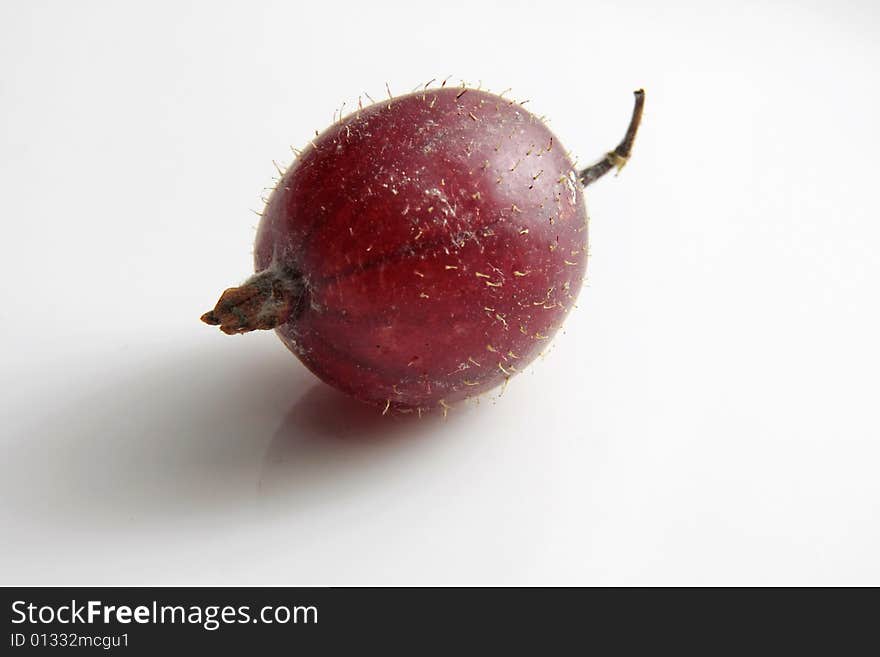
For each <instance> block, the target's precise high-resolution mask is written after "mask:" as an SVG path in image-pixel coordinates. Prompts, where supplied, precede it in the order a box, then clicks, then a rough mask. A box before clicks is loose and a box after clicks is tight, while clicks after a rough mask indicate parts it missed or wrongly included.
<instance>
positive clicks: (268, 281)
mask: <svg viewBox="0 0 880 657" xmlns="http://www.w3.org/2000/svg"><path fill="white" fill-rule="evenodd" d="M462 93H464V92H462ZM634 95H635V105H634V107H633V112H632V117H631V118H630V122H629V127H628V128H627V130H626V134H625V135H624V137H623V139H622V140H621V142H620V143H619V144H618V145H617V147H616V148H615V149H614V150H613V151H609V152H608V153H606V154H605V155H604V156H603V157H602V158H601V159H600V160H599V161H598V162H596V163H595V164H592V165H590V166H588V167H586V168H584V169H582V170H580V171H578V172H577V176H578V179H579V180H580V182H581V184H582V185H583V186H584V187H588V186H589V185H591V184H592V183H594V182H596V181H597V180H598V179H599V178H601V177H602V176H604V175H605V174H606V173H608V172H609V171H611V170H612V169H615V168H616V169H617V170H618V171H619V170H620V169H622V168H623V167H624V165H625V164H626V163H627V161H628V160H629V157H630V154H631V153H632V147H633V142H634V141H635V138H636V133H637V132H638V129H639V124H640V123H641V121H642V111H643V108H644V105H645V91H644V90H643V89H639V90H637V91H635V92H634ZM514 207H515V206H514ZM306 296H307V287H306V284H305V282H304V281H303V278H302V276H301V275H300V274H299V272H296V271H292V270H290V269H287V268H283V267H271V268H269V269H265V270H263V271H261V272H258V273H256V274H254V275H253V276H251V277H250V278H249V279H248V280H247V281H245V282H244V283H243V284H242V285H240V286H239V287H232V288H229V289H227V290H226V291H225V292H223V294H222V295H221V297H220V300H219V301H218V302H217V305H216V306H215V307H214V309H213V310H210V311H208V312H206V313H205V314H204V315H202V321H203V322H205V323H206V324H211V325H212V326H219V327H220V330H221V331H223V332H224V333H227V334H229V335H234V334H236V333H248V332H250V331H254V330H257V329H273V328H275V327H277V326H281V325H283V324H286V323H287V322H289V321H291V320H293V319H296V317H297V314H298V313H299V312H301V310H302V308H303V305H304V304H305V303H306Z"/></svg>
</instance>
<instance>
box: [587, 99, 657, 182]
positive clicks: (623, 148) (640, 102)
mask: <svg viewBox="0 0 880 657" xmlns="http://www.w3.org/2000/svg"><path fill="white" fill-rule="evenodd" d="M633 94H634V95H635V97H636V99H635V106H634V107H633V113H632V118H631V119H630V120H629V127H628V128H627V129H626V135H625V136H624V137H623V140H622V141H621V142H620V143H619V144H618V145H617V148H615V149H614V150H613V151H609V152H608V153H606V154H605V156H604V157H603V158H602V159H601V160H599V161H598V162H596V163H595V164H592V165H590V166H588V167H587V168H585V169H581V170H580V171H579V172H578V178H579V179H580V181H581V184H582V185H583V186H584V187H587V186H588V185H591V184H593V183H594V182H596V181H597V180H599V178H601V177H602V176H604V175H605V174H606V173H608V172H609V171H611V169H614V168H617V170H618V171H620V170H621V169H622V168H623V166H624V165H625V164H626V163H627V160H629V156H630V154H631V153H632V147H633V142H634V141H635V139H636V133H637V132H638V131H639V124H640V123H641V122H642V110H643V109H644V107H645V90H644V89H638V90H636V91H634V92H633Z"/></svg>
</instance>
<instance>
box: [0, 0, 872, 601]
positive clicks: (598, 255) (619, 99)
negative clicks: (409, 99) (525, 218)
mask: <svg viewBox="0 0 880 657" xmlns="http://www.w3.org/2000/svg"><path fill="white" fill-rule="evenodd" d="M768 5H769V6H768ZM878 68H880V9H878V5H877V4H876V3H875V2H872V1H870V0H864V1H862V2H857V1H855V0H850V1H839V0H838V1H835V2H825V3H822V2H774V3H767V2H748V1H746V2H743V1H737V2H729V3H703V2H690V3H688V2H678V3H656V2H647V1H646V2H644V3H632V2H629V3H628V2H613V3H612V2H606V3H594V2H573V3H568V4H567V5H566V4H563V3H561V2H552V3H551V2H534V3H526V2H519V3H512V2H511V3H503V4H501V3H488V2H475V1H473V0H471V1H469V2H462V3H456V2H446V3H437V2H431V3H424V4H420V3H413V2H407V3H403V2H401V3H397V4H390V3H385V4H382V3H372V2H348V3H347V2H342V1H340V0H336V1H334V2H323V3H314V4H312V5H309V6H305V5H299V6H298V5H297V4H296V3H293V2H279V3H275V4H269V3H244V2H242V3H238V4H236V3H231V2H225V3H207V2H205V3H197V4H195V3H176V2H175V3H141V4H140V5H139V6H138V5H136V4H134V3H112V2H100V3H99V2H83V3H64V2H53V3H46V2H25V1H23V0H18V1H11V2H10V1H6V2H3V3H2V5H0V190H2V194H0V217H2V222H3V224H2V225H3V231H2V239H0V267H2V286H3V287H2V301H0V338H2V339H0V393H2V395H0V418H2V422H0V445H2V464H0V494H2V499H0V548H2V558H0V583H2V584H50V583H51V584H780V585H781V584H875V585H876V584H880V560H878V559H877V555H878V554H880V477H878V461H880V419H878V406H880V404H878V396H880V395H878V387H880V385H878V383H880V379H878V372H880V348H878V338H880V313H878V299H880V293H878V288H880V285H878V284H880V258H878V247H880V202H878V184H880V183H878V181H880V176H878V174H880V165H878V152H880V129H878V119H877V116H878V114H877V113H878V106H880V92H878V85H877V71H878ZM449 74H453V75H454V76H455V77H454V78H453V79H452V81H451V82H454V83H457V82H458V80H459V79H460V78H463V79H465V80H467V81H469V82H471V83H473V84H477V83H478V82H480V81H482V83H483V85H484V87H488V88H490V89H492V90H495V91H501V90H503V89H505V88H507V87H513V94H514V95H515V97H516V98H517V99H530V100H531V104H530V105H528V106H527V107H530V108H531V109H532V111H534V112H535V113H536V114H539V115H541V114H546V115H547V116H548V117H549V120H550V125H551V127H552V128H553V130H554V131H555V132H556V134H557V135H558V136H559V138H560V139H561V140H562V142H563V143H564V144H565V145H566V147H567V148H568V149H570V150H571V151H572V152H573V153H575V154H577V155H579V156H580V162H581V163H582V164H585V163H587V162H589V161H590V160H592V159H594V158H595V157H597V156H599V155H600V154H601V153H603V152H604V151H605V150H607V149H608V148H610V147H612V146H613V145H614V144H616V143H617V141H618V139H619V138H620V136H621V135H622V133H623V129H624V127H625V124H626V121H627V119H628V117H629V112H630V108H631V102H632V96H631V92H632V90H633V89H635V88H637V87H639V86H644V87H645V88H646V89H647V106H646V107H647V109H646V114H645V122H644V125H643V131H642V133H641V135H640V136H639V139H638V141H637V144H636V151H635V156H634V158H633V160H632V162H631V163H630V165H629V166H628V167H627V168H626V170H625V171H624V173H623V174H622V175H621V176H620V177H618V178H611V177H610V178H609V179H607V180H603V181H602V182H601V183H598V184H596V185H595V186H594V187H592V188H591V189H590V190H589V194H588V203H589V204H590V210H591V216H592V218H593V221H592V224H591V229H592V235H591V237H592V260H591V264H590V275H589V287H586V288H584V291H583V293H582V296H581V298H580V303H579V306H578V307H577V309H576V310H575V311H574V312H572V314H571V315H570V317H569V319H568V321H567V324H566V330H565V334H564V335H560V336H559V337H558V339H557V340H556V341H555V343H554V345H553V348H552V349H551V351H550V353H549V354H548V355H547V356H546V357H545V358H543V359H541V360H539V361H537V362H536V363H535V364H534V365H533V366H532V367H531V368H530V370H529V371H528V372H527V373H525V374H523V375H522V376H520V377H518V378H517V379H515V380H514V381H513V382H512V383H511V385H510V386H509V388H508V390H507V392H506V393H505V394H504V396H503V397H501V398H500V399H498V400H497V401H496V400H494V397H497V393H495V394H493V395H492V396H491V398H488V399H485V400H484V401H483V403H481V404H480V405H479V406H472V407H471V406H467V407H461V408H457V409H456V410H455V411H454V412H453V413H452V414H451V415H450V417H449V419H448V420H447V421H445V422H444V421H442V420H440V419H426V420H423V421H421V422H415V421H400V420H390V419H389V418H382V417H380V416H377V414H376V413H375V412H374V411H372V410H370V409H365V408H361V407H360V406H359V405H357V404H356V403H354V402H351V401H349V400H347V399H345V398H343V397H342V396H341V395H339V394H338V393H336V392H334V391H332V390H330V389H329V388H327V387H325V386H324V385H323V384H320V383H319V382H318V381H317V380H316V379H315V378H314V377H313V376H311V375H310V374H309V373H308V372H307V371H305V369H304V368H303V367H302V366H301V365H300V364H299V363H298V362H297V361H296V360H295V359H294V358H293V357H292V356H290V355H289V354H288V353H287V351H286V350H285V349H284V347H283V346H282V345H281V343H280V342H279V341H278V340H277V339H276V338H275V337H274V336H273V335H272V334H270V333H262V334H252V335H248V336H244V337H236V338H230V337H227V336H224V335H222V334H221V333H220V332H219V331H217V330H216V329H212V328H209V327H206V326H205V325H203V324H201V323H200V322H199V321H198V317H199V315H200V314H201V313H202V312H203V311H205V310H206V309H208V308H209V307H211V306H212V305H213V304H214V302H215V300H216V298H217V296H218V294H219V292H220V291H221V290H222V289H223V288H224V287H226V286H227V285H230V284H234V283H238V282H240V281H241V280H242V279H244V278H245V277H246V276H247V274H248V273H249V272H250V268H251V244H252V241H253V237H254V225H255V222H256V219H257V218H256V217H255V216H254V215H253V214H252V213H251V212H250V209H259V207H260V206H261V202H260V200H259V199H260V195H261V193H263V192H261V189H262V188H263V187H264V186H266V185H271V184H272V176H273V174H274V168H273V166H272V163H271V161H272V160H273V159H276V160H278V161H279V162H281V163H282V164H283V163H285V162H286V161H288V160H289V159H290V151H289V150H288V145H290V144H292V145H296V146H300V145H302V144H303V143H304V142H305V141H306V140H307V139H308V138H309V136H310V135H311V134H313V131H314V130H315V129H323V128H324V127H325V126H326V125H328V124H329V123H330V121H331V120H332V117H333V112H334V110H336V109H338V108H339V107H340V105H341V104H342V102H343V101H345V102H347V107H349V108H351V107H353V105H355V104H356V102H357V97H358V95H359V94H363V92H368V93H370V94H371V95H372V96H373V97H379V96H380V95H381V94H382V93H383V92H384V85H385V82H386V81H387V82H389V84H390V86H391V89H392V90H393V91H395V92H405V91H409V90H411V89H412V88H413V87H415V86H416V85H418V84H420V83H424V82H427V81H428V80H429V79H431V78H434V77H436V78H443V77H445V76H446V75H449Z"/></svg>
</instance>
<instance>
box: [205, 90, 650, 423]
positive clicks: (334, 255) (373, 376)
mask: <svg viewBox="0 0 880 657" xmlns="http://www.w3.org/2000/svg"><path fill="white" fill-rule="evenodd" d="M643 103H644V93H643V92H642V91H641V90H640V91H637V92H636V107H635V111H634V113H633V118H632V120H631V123H630V128H629V130H628V131H627V135H626V137H625V138H624V140H623V141H622V142H621V144H620V145H619V146H618V147H617V148H616V149H615V150H614V151H612V152H610V153H608V154H606V155H605V156H604V157H603V158H602V159H601V160H600V161H599V162H597V163H596V164H595V165H593V166H591V167H588V168H586V169H584V170H582V171H580V172H578V171H576V170H575V169H574V165H573V163H572V161H571V159H570V158H569V156H568V153H567V152H566V151H565V149H564V148H563V147H562V145H561V144H560V143H559V141H558V140H557V139H556V138H555V136H554V135H553V134H552V133H551V132H550V130H549V129H548V128H547V126H546V125H544V123H543V122H541V121H540V120H539V119H538V118H536V117H535V116H533V115H532V114H531V113H529V112H528V111H526V110H525V109H523V107H522V106H521V105H519V104H516V103H514V102H512V101H510V100H507V99H505V98H503V97H501V96H497V95H493V94H490V93H486V92H483V91H478V90H474V89H465V88H458V89H452V88H441V89H436V90H431V91H427V90H426V91H421V92H418V93H413V94H410V95H407V96H402V97H399V98H393V99H391V100H389V101H385V102H382V103H377V104H374V105H372V106H370V107H368V108H365V109H361V110H359V111H357V112H355V113H353V114H351V115H350V116H348V117H346V118H344V119H342V120H340V121H339V122H337V123H336V124H334V125H333V126H331V127H330V128H329V129H328V130H326V131H325V132H324V133H323V134H321V135H320V136H318V137H317V138H316V139H315V140H314V141H313V142H312V143H311V144H310V145H309V146H308V147H307V148H306V149H305V150H304V151H303V152H302V153H301V154H300V156H299V157H298V159H297V160H296V162H295V163H294V164H293V165H291V167H290V168H289V169H288V170H287V172H286V173H285V174H284V175H283V176H282V178H281V180H280V182H279V183H278V185H277V186H276V188H275V190H274V191H273V193H272V195H271V197H270V199H269V202H268V204H267V206H266V209H265V211H264V213H263V215H262V220H261V222H260V225H259V229H258V233H257V240H256V248H255V269H256V272H257V273H256V274H255V275H254V276H253V277H252V278H250V279H249V280H248V281H247V282H246V283H244V284H243V285H242V286H240V287H236V288H231V289H229V290H226V292H224V293H223V296H222V297H221V298H220V300H219V301H218V303H217V305H216V307H215V308H214V310H212V311H210V312H208V313H206V314H205V315H204V316H203V317H202V319H203V320H204V321H205V322H207V323H209V324H214V325H219V326H220V329H221V330H222V331H224V332H225V333H230V334H232V333H245V332H248V331H251V330H253V329H270V328H274V329H276V331H277V333H278V335H279V336H280V338H281V340H282V341H283V342H284V344H285V345H287V347H288V348H289V349H290V350H291V351H292V352H293V353H294V354H296V355H297V357H299V359H300V360H301V361H302V362H303V363H305V365H306V366H307V367H308V368H309V369H310V370H311V371H312V372H314V373H315V374H316V375H317V376H319V377H320V378H321V379H323V380H324V381H326V382H327V383H329V384H330V385H333V386H335V387H337V388H339V389H341V390H344V391H345V392H347V393H349V394H351V395H353V396H354V397H356V398H358V399H361V400H363V401H366V402H370V403H374V404H377V405H380V406H382V407H383V408H384V409H385V410H386V411H387V410H388V409H396V410H400V411H404V412H406V411H411V410H413V409H418V410H419V411H420V412H421V410H423V409H430V408H434V407H437V406H441V407H443V408H444V409H445V408H446V407H447V405H448V404H451V403H452V402H454V401H457V400H460V399H463V398H465V397H470V396H473V395H477V394H479V393H482V392H484V391H486V390H489V389H491V388H494V387H495V386H497V385H499V384H500V383H502V382H504V381H506V380H507V379H508V378H509V377H511V376H512V375H514V374H515V373H516V372H518V371H520V370H522V369H523V367H524V366H526V365H527V364H528V363H529V362H531V361H532V360H533V359H534V358H535V357H536V356H537V355H538V354H539V353H540V352H541V351H542V350H543V349H544V348H545V347H546V346H547V343H548V341H549V340H550V339H551V338H552V337H553V334H554V333H555V332H556V330H557V329H558V328H559V326H560V324H561V322H562V320H563V319H564V317H565V315H566V314H567V313H568V311H569V309H570V308H571V306H572V304H573V303H574V301H575V299H576V298H577V294H578V291H579V290H580V287H581V281H582V280H583V277H584V273H585V270H586V265H587V213H586V208H585V205H584V198H583V194H582V191H581V188H582V186H586V185H588V184H590V183H591V182H593V181H594V180H596V179H597V178H599V177H600V176H602V175H603V174H605V173H607V172H608V171H609V170H611V169H612V168H614V167H615V166H616V167H618V168H619V167H621V166H623V164H624V163H625V162H626V160H627V158H628V157H629V154H630V150H631V148H632V143H633V140H634V138H635V132H636V130H637V128H638V124H639V120H640V118H641V112H642V105H643Z"/></svg>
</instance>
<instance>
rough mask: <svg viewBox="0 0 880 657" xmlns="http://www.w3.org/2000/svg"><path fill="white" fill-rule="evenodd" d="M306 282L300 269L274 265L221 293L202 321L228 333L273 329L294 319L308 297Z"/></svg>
mask: <svg viewBox="0 0 880 657" xmlns="http://www.w3.org/2000/svg"><path fill="white" fill-rule="evenodd" d="M304 297H305V283H304V282H303V280H302V276H300V275H299V274H298V273H297V272H295V271H291V270H288V269H285V268H282V267H272V268H269V269H266V270H264V271H261V272H259V273H257V274H254V275H253V276H251V277H250V278H249V279H248V280H247V281H245V283H243V284H242V285H241V286H239V287H231V288H229V289H228V290H226V291H225V292H224V293H223V294H222V295H221V296H220V300H219V301H218V302H217V305H216V306H214V310H209V311H208V312H206V313H205V314H204V315H202V321H203V322H205V323H206V324H211V325H212V326H219V327H220V330H221V331H223V332H224V333H226V334H228V335H234V334H236V333H248V332H249V331H254V330H257V329H273V328H275V327H276V326H281V325H282V324H286V323H287V322H288V321H290V320H291V319H295V318H296V315H297V313H298V312H299V310H300V309H301V307H302V304H303V303H304V301H305V299H304Z"/></svg>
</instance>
